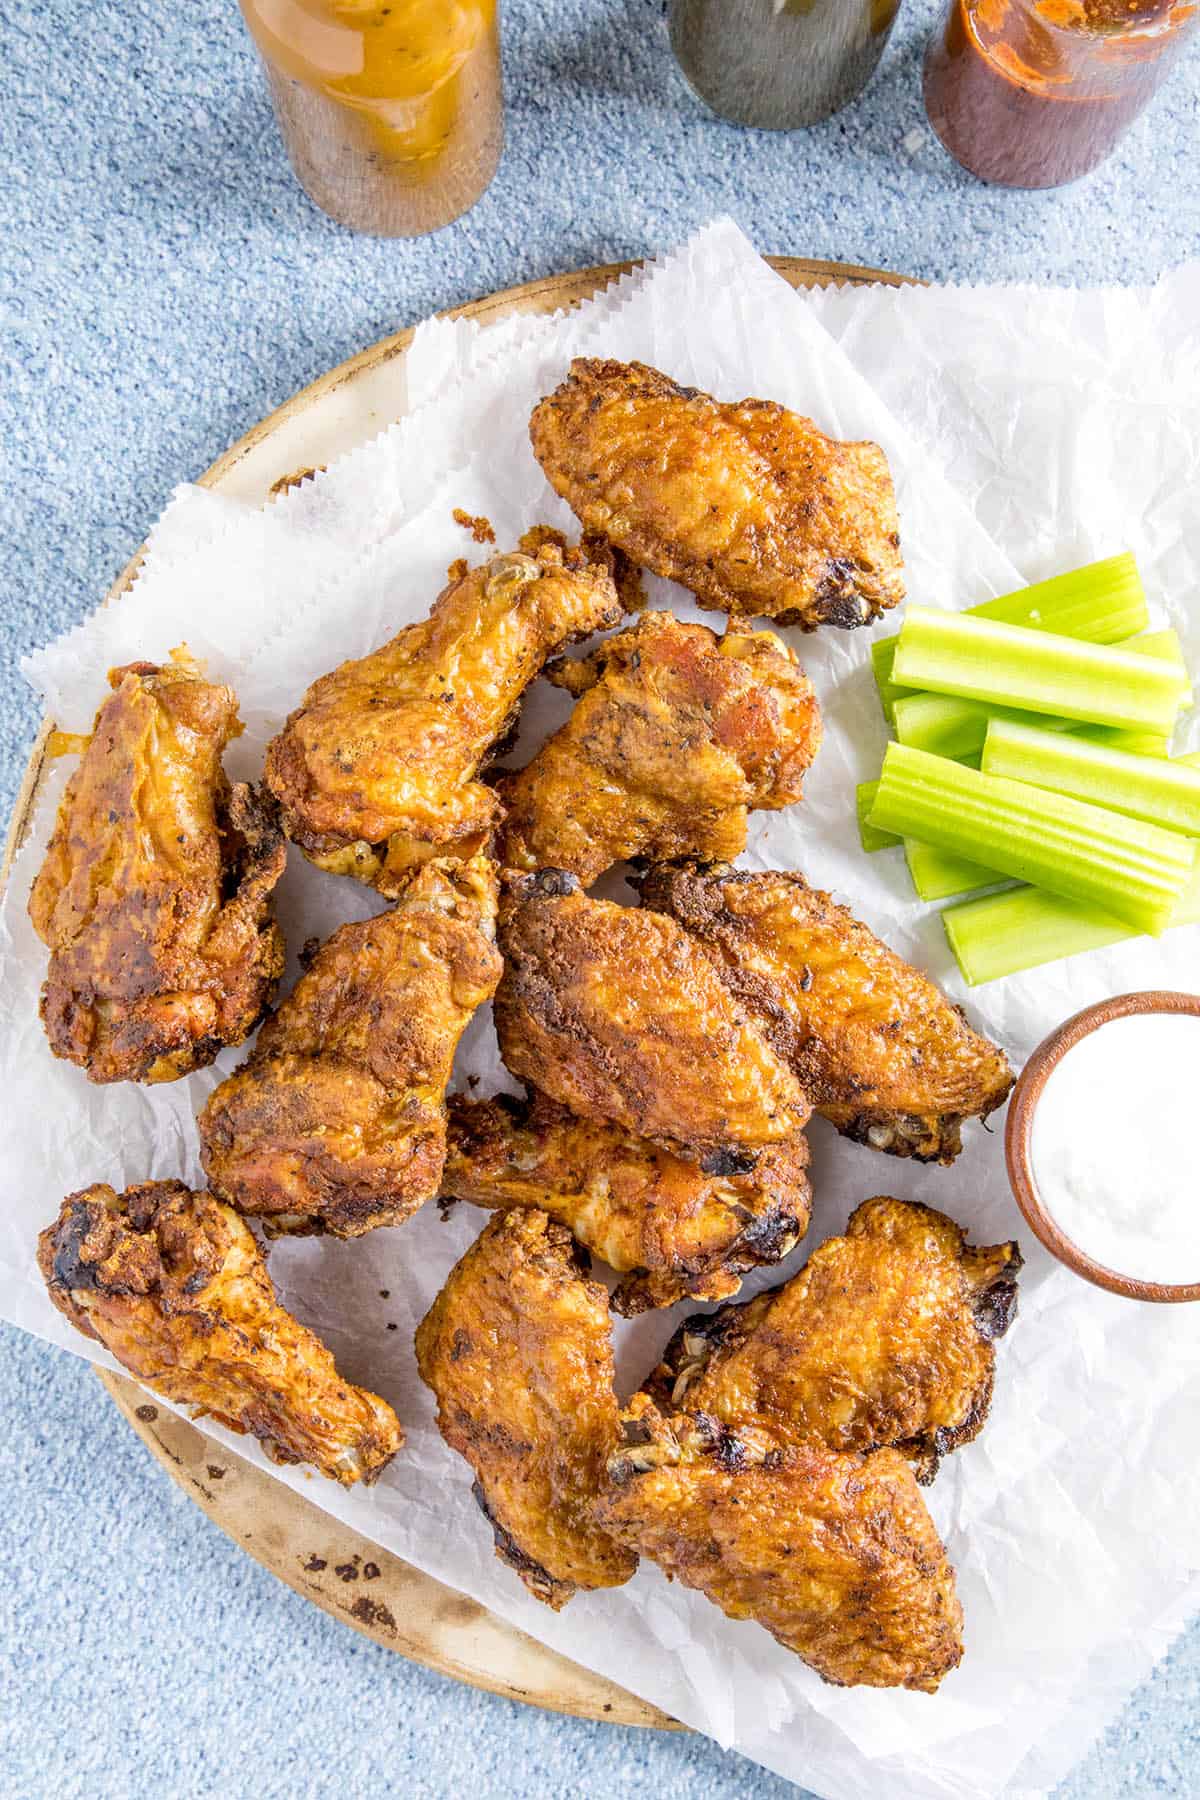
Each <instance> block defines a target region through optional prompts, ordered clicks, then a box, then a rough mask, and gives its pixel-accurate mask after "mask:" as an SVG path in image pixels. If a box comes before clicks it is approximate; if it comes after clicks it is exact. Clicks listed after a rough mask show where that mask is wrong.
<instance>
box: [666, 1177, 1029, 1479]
mask: <svg viewBox="0 0 1200 1800" xmlns="http://www.w3.org/2000/svg"><path fill="white" fill-rule="evenodd" d="M1020 1267H1021V1254H1020V1251H1019V1250H1018V1249H1017V1246H1016V1244H1014V1243H1008V1244H993V1245H991V1246H989V1247H986V1248H983V1247H980V1248H973V1247H971V1246H969V1245H968V1244H967V1241H966V1233H965V1232H964V1231H962V1230H961V1229H960V1227H959V1226H957V1225H956V1224H955V1223H954V1221H953V1220H952V1219H948V1218H946V1216H945V1214H944V1213H939V1212H934V1211H933V1209H932V1208H931V1207H928V1206H920V1205H918V1204H916V1203H915V1202H909V1201H904V1200H889V1199H886V1198H884V1199H877V1200H867V1201H864V1203H863V1204H862V1205H861V1206H860V1207H859V1208H858V1209H857V1211H856V1212H855V1213H854V1215H853V1217H852V1218H851V1220H850V1223H849V1224H848V1225H847V1227H846V1234H845V1236H844V1237H833V1238H828V1239H827V1240H826V1242H825V1243H823V1244H822V1245H821V1246H820V1248H819V1249H818V1250H814V1252H813V1254H812V1255H811V1256H810V1257H809V1260H808V1262H807V1264H806V1266H805V1267H804V1268H803V1269H802V1270H801V1271H800V1273H799V1274H798V1275H795V1276H793V1278H792V1279H791V1281H788V1282H785V1283H784V1285H783V1286H782V1287H779V1288H775V1289H774V1290H772V1291H771V1292H768V1293H763V1294H757V1295H756V1296H755V1298H754V1299H753V1300H751V1301H749V1302H748V1303H747V1304H746V1305H745V1306H725V1307H722V1308H721V1310H720V1311H719V1312H716V1313H711V1314H708V1315H707V1316H704V1317H696V1318H694V1319H688V1320H687V1321H686V1322H685V1323H684V1324H683V1325H682V1326H680V1328H679V1330H678V1331H677V1332H676V1334H675V1336H674V1337H673V1338H672V1340H671V1342H670V1343H669V1344H668V1345H667V1348H666V1350H665V1352H664V1353H663V1360H662V1363H661V1364H660V1366H659V1368H658V1369H657V1370H656V1371H655V1373H654V1375H653V1377H652V1378H651V1380H650V1381H649V1382H648V1383H647V1391H648V1392H649V1393H650V1394H651V1395H652V1396H653V1398H654V1399H655V1400H656V1401H657V1402H658V1404H659V1405H660V1406H661V1407H662V1408H664V1410H667V1411H675V1410H678V1409H680V1408H686V1409H687V1411H689V1412H698V1413H704V1414H706V1415H708V1416H711V1417H712V1418H715V1419H717V1420H719V1421H720V1422H721V1423H722V1424H725V1425H731V1426H741V1425H760V1426H762V1427H763V1428H765V1429H766V1430H767V1431H770V1432H771V1433H773V1434H774V1435H775V1436H777V1437H781V1438H784V1439H786V1440H789V1441H794V1442H800V1443H815V1444H823V1445H825V1446H826V1447H827V1448H828V1449H830V1450H855V1451H868V1450H874V1449H878V1448H879V1447H880V1446H881V1445H894V1446H895V1447H896V1448H897V1449H899V1450H900V1451H901V1452H902V1453H903V1454H904V1455H905V1456H906V1457H908V1458H909V1459H910V1460H911V1461H912V1462H913V1463H915V1464H916V1471H915V1472H916V1475H917V1479H918V1480H919V1481H922V1480H923V1481H931V1480H932V1479H933V1476H934V1475H935V1474H936V1472H937V1465H938V1459H939V1457H941V1456H945V1455H947V1454H948V1453H949V1452H950V1451H951V1450H955V1449H957V1447H958V1446H959V1445H960V1444H965V1443H969V1442H970V1440H971V1439H972V1438H974V1437H977V1436H978V1434H979V1432H980V1430H981V1429H982V1426H983V1422H984V1420H985V1419H986V1417H987V1411H988V1406H989V1404H990V1402H991V1397H992V1379H993V1374H994V1371H995V1360H996V1359H995V1352H994V1350H993V1348H992V1345H993V1343H994V1341H995V1339H996V1338H998V1337H1001V1336H1003V1334H1004V1332H1006V1331H1007V1330H1008V1327H1009V1325H1010V1324H1011V1323H1012V1320H1013V1318H1014V1317H1015V1315H1016V1310H1017V1274H1018V1271H1019V1270H1020Z"/></svg>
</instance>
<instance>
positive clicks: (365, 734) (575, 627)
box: [266, 543, 621, 895]
mask: <svg viewBox="0 0 1200 1800" xmlns="http://www.w3.org/2000/svg"><path fill="white" fill-rule="evenodd" d="M620 616H621V609H620V604H619V602H618V600H617V592H616V589H615V587H614V586H613V581H612V575H611V572H610V569H609V567H608V566H607V564H602V563H593V562H587V561H586V560H584V558H583V557H582V556H581V555H579V554H578V553H568V554H567V556H566V557H564V555H563V552H562V551H561V550H560V549H559V548H558V547H557V545H554V544H549V543H548V544H544V545H543V546H542V547H541V549H540V550H539V551H538V553H537V555H536V556H526V555H524V554H523V553H520V552H514V553H512V554H511V555H507V556H494V557H493V558H492V559H491V561H490V562H487V563H485V564H483V565H482V567H480V568H478V569H472V570H470V571H469V572H468V573H467V574H466V575H464V576H462V577H461V578H460V579H458V580H456V581H452V582H451V583H450V585H449V586H448V587H446V588H445V589H444V590H443V591H442V593H441V594H440V595H439V596H438V599H437V601H436V603H435V604H434V607H433V611H432V613H431V614H430V616H429V618H428V619H425V620H423V621H422V622H421V623H420V624H419V625H409V626H406V627H405V629H404V630H403V631H401V632H399V633H398V634H397V635H396V636H395V637H394V638H392V640H391V642H390V643H387V644H384V645H382V646H381V647H380V648H379V649H378V650H376V651H374V652H373V653H372V654H371V655H370V656H364V657H362V658H361V659H360V660H359V661H357V662H346V663H343V664H342V666H341V667H340V668H339V669H335V670H334V671H333V673H332V674H329V675H324V676H322V677H321V679H320V681H315V682H314V683H313V685H312V686H311V687H310V688H309V690H308V692H307V693H306V694H305V696H304V699H303V701H302V702H301V704H300V706H299V707H298V708H297V710H296V711H295V712H294V713H293V714H292V715H291V717H290V718H289V719H288V721H287V724H286V725H285V726H284V728H283V730H282V731H281V732H280V734H279V736H278V737H277V738H275V739H273V741H272V742H271V744H270V745H269V747H268V750H267V760H266V781H267V785H268V786H269V787H270V788H271V790H272V791H273V792H274V793H275V794H276V795H277V796H278V799H279V801H280V804H281V806H282V808H283V817H284V824H285V826H286V829H287V832H288V835H289V836H290V837H292V838H294V839H295V841H296V842H297V843H298V844H299V845H300V848H301V849H302V850H303V851H304V853H305V855H306V856H307V857H308V858H309V859H310V861H312V862H314V863H316V864H317V866H318V867H319V868H322V869H330V870H333V871H334V872H335V873H338V874H343V875H354V876H356V877H357V878H358V880H360V881H366V882H369V883H370V884H371V885H372V886H374V887H376V888H378V889H379V891H380V893H382V894H388V895H394V894H395V893H396V892H397V891H398V889H399V886H400V885H401V883H402V880H403V875H404V872H405V871H406V870H407V869H408V868H410V867H411V866H412V865H413V864H414V863H418V862H424V861H425V860H426V859H427V858H429V857H434V856H461V857H469V856H473V855H474V854H475V853H476V852H477V851H479V850H481V849H482V848H483V847H484V845H485V844H486V842H487V839H488V836H489V833H490V832H491V829H492V826H493V825H494V824H495V821H496V817H497V814H498V811H499V804H498V802H497V800H496V796H495V794H494V793H493V792H492V790H491V788H489V787H485V786H484V785H483V783H482V782H480V781H477V780H476V776H477V775H478V773H479V770H480V768H481V767H482V766H483V764H484V763H485V762H486V761H487V759H488V758H489V756H491V755H493V754H494V753H495V752H496V750H497V747H498V746H499V745H501V744H502V742H503V740H504V738H505V736H506V734H507V733H508V732H509V730H510V729H511V727H512V725H513V722H514V719H515V716H516V707H517V702H518V701H519V699H520V697H521V694H522V692H523V691H524V689H525V688H526V687H527V686H528V685H529V683H530V682H531V681H532V680H533V678H534V676H535V675H536V674H537V673H538V671H539V670H540V668H541V666H542V664H543V663H544V662H545V660H546V658H547V657H548V656H552V655H554V654H555V653H556V652H557V651H559V650H561V649H562V648H563V646H564V645H565V644H569V643H572V642H574V641H575V640H576V639H578V638H584V637H587V636H589V635H590V634H591V633H592V632H593V631H598V630H600V629H601V628H602V627H605V626H609V625H615V624H616V623H617V621H618V619H619V618H620Z"/></svg>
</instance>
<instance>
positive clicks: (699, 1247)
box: [442, 1093, 810, 1316]
mask: <svg viewBox="0 0 1200 1800" xmlns="http://www.w3.org/2000/svg"><path fill="white" fill-rule="evenodd" d="M807 1168H808V1145H807V1143H806V1142H805V1139H804V1137H803V1135H802V1134H801V1133H799V1132H798V1133H797V1134H796V1135H795V1136H794V1137H791V1138H789V1139H787V1140H786V1141H785V1142H784V1143H782V1144H774V1145H772V1146H771V1147H770V1148H769V1149H767V1150H764V1151H763V1152H762V1154H761V1155H760V1156H759V1157H758V1158H757V1160H756V1161H755V1162H754V1164H753V1167H752V1168H750V1169H747V1168H746V1167H745V1166H744V1160H743V1159H740V1158H739V1157H738V1156H737V1155H736V1154H734V1155H732V1156H731V1155H727V1154H725V1153H723V1152H719V1153H718V1154H717V1155H716V1156H715V1157H712V1158H710V1159H709V1161H708V1164H707V1167H702V1166H701V1165H700V1164H699V1163H691V1162H682V1161H681V1160H680V1158H679V1157H677V1156H672V1155H671V1153H670V1151H668V1150H661V1149H659V1148H658V1147H657V1146H656V1145H654V1144H651V1143H648V1142H647V1140H646V1139H645V1138H640V1137H634V1136H633V1135H632V1133H630V1132H628V1131H625V1130H623V1129H622V1128H621V1126H619V1125H613V1124H611V1123H608V1122H606V1121H603V1120H596V1119H579V1118H576V1117H575V1115H574V1114H573V1113H570V1112H568V1111H567V1109H566V1108H565V1107H563V1106H559V1105H558V1103H557V1101H554V1100H548V1099H547V1098H546V1097H545V1095H544V1094H537V1093H535V1094H534V1095H533V1096H532V1098H531V1099H530V1100H528V1101H520V1100H513V1099H510V1098H509V1097H508V1096H507V1095H497V1096H496V1098H495V1099H492V1100H469V1099H467V1097H466V1096H465V1095H463V1094H455V1095H452V1096H451V1099H450V1145H449V1150H448V1153H447V1156H446V1169H445V1173H444V1174H443V1176H442V1193H443V1195H445V1196H446V1197H447V1198H450V1199H455V1200H470V1201H473V1202H474V1204H475V1205H476V1206H488V1207H511V1206H534V1207H541V1208H543V1209H544V1210H545V1211H546V1212H548V1213H550V1214H551V1215H552V1217H554V1218H556V1219H558V1220H560V1221H561V1222H562V1223H563V1224H564V1225H566V1226H568V1227H569V1229H570V1230H571V1231H572V1232H573V1233H574V1235H575V1237H576V1238H577V1240H578V1241H579V1243H581V1244H583V1245H584V1246H585V1248H587V1249H588V1250H591V1251H593V1252H594V1253H595V1254H596V1255H597V1256H599V1257H602V1258H603V1260H604V1261H605V1262H606V1263H607V1264H608V1265H609V1267H610V1268H611V1269H615V1270H616V1271H617V1272H618V1274H622V1275H624V1277H625V1279H624V1280H623V1281H622V1282H621V1283H620V1285H619V1287H618V1288H617V1290H616V1292H615V1293H614V1294H613V1296H612V1305H613V1307H614V1309H615V1310H616V1311H617V1312H619V1313H623V1314H625V1315H626V1316H632V1315H633V1314H635V1313H640V1312H646V1311H648V1310H649V1309H650V1308H651V1307H655V1306H672V1305H673V1304H674V1303H675V1301H676V1300H683V1299H686V1298H691V1299H694V1300H723V1299H727V1298H728V1296H729V1295H730V1294H736V1293H737V1291H738V1289H739V1288H740V1287H741V1285H742V1284H741V1277H742V1275H743V1274H744V1273H745V1272H746V1270H747V1269H753V1268H757V1267H759V1266H760V1265H763V1264H767V1263H775V1262H778V1261H779V1260H780V1258H781V1257H784V1256H786V1255H787V1253H788V1251H789V1250H791V1248H792V1247H793V1245H794V1244H795V1243H796V1242H797V1240H798V1239H799V1238H801V1237H802V1236H803V1234H804V1232H805V1231H806V1230H807V1228H808V1218H809V1205H810V1192H809V1186H808V1175H807Z"/></svg>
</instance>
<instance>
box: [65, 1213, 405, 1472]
mask: <svg viewBox="0 0 1200 1800" xmlns="http://www.w3.org/2000/svg"><path fill="white" fill-rule="evenodd" d="M38 1266H39V1267H40V1269H41V1271H42V1276H43V1278H44V1280H45V1282H46V1286H47V1288H48V1289H49V1292H50V1298H51V1299H52V1300H53V1302H54V1304H55V1306H57V1308H58V1310H59V1311H60V1312H61V1313H62V1314H64V1316H65V1317H66V1318H68V1319H69V1320H70V1321H71V1323H72V1325H74V1326H75V1327H76V1329H77V1330H79V1331H81V1332H82V1333H83V1334H84V1336H85V1337H89V1338H95V1339H96V1340H97V1341H98V1342H99V1343H101V1344H104V1345H105V1346H106V1347H107V1348H108V1349H109V1350H110V1351H111V1352H112V1354H113V1355H114V1356H115V1357H116V1359H117V1361H118V1362H119V1363H121V1364H122V1365H123V1366H124V1367H125V1368H126V1369H128V1370H129V1372H130V1374H131V1375H134V1376H136V1378H137V1379H138V1380H139V1381H141V1382H143V1383H145V1385H146V1386H148V1387H151V1388H153V1389H154V1390H155V1392H157V1393H159V1394H162V1395H164V1396H165V1397H166V1399H168V1400H174V1401H176V1402H177V1403H179V1404H181V1405H185V1406H191V1407H195V1408H197V1409H198V1410H199V1411H200V1412H202V1413H208V1414H210V1415H211V1416H212V1417H213V1418H214V1419H218V1420H219V1421H220V1422H221V1424H222V1425H228V1427H229V1429H230V1430H231V1431H238V1432H248V1433H250V1434H251V1435H252V1436H254V1437H256V1438H257V1439H258V1440H259V1442H260V1443H261V1444H262V1445H263V1448H264V1449H265V1450H266V1451H267V1454H268V1455H269V1456H271V1457H273V1458H274V1460H275V1461H276V1462H279V1463H311V1464H312V1466H313V1467H314V1468H315V1469H318V1470H319V1471H320V1473H321V1474H322V1475H328V1476H329V1477H330V1479H331V1480H333V1481H340V1482H341V1483H342V1485H343V1487H350V1486H351V1485H352V1484H353V1483H354V1482H356V1481H364V1482H371V1481H374V1480H375V1479H376V1477H377V1476H378V1475H379V1474H380V1472H381V1471H382V1470H383V1469H384V1468H385V1467H386V1466H387V1464H388V1463H389V1462H390V1461H391V1459H392V1457H393V1456H394V1455H395V1454H396V1451H397V1450H398V1449H399V1448H400V1446H401V1444H402V1443H403V1442H404V1433H403V1432H402V1431H401V1429H400V1425H399V1421H398V1420H397V1418H396V1415H395V1413H394V1412H393V1411H392V1409H391V1407H390V1406H389V1405H388V1404H387V1402H386V1401H385V1400H381V1399H380V1398H379V1397H378V1395H376V1394H371V1393H368V1392H367V1390H366V1389H365V1388H358V1387H354V1386H352V1385H351V1383H350V1382H348V1381H345V1380H343V1378H342V1377H341V1376H340V1375H339V1374H338V1372H337V1369H336V1368H335V1366H334V1361H333V1357H332V1356H331V1355H330V1353H329V1351H328V1350H327V1349H326V1347H325V1345H324V1344H323V1343H322V1342H321V1340H320V1338H318V1337H316V1336H314V1334H313V1333H312V1332H311V1331H309V1330H308V1329H307V1327H306V1326H304V1325H301V1324H300V1322H299V1320H297V1319H294V1318H293V1317H292V1315H291V1314H290V1313H289V1312H286V1311H285V1310H284V1308H283V1307H282V1306H280V1304H279V1302H278V1301H277V1300H276V1298H275V1289H274V1287H273V1286H272V1283H271V1277H270V1275H269V1274H268V1273H267V1266H266V1263H265V1262H264V1261H263V1257H262V1252H261V1251H260V1250H259V1247H258V1245H257V1244H256V1243H255V1241H254V1238H253V1236H252V1234H251V1233H250V1231H249V1229H248V1228H247V1226H246V1225H245V1224H244V1223H243V1221H242V1220H241V1219H239V1218H238V1216H237V1214H236V1213H235V1212H232V1211H231V1210H230V1208H229V1207H227V1206H223V1205H222V1204H221V1202H220V1201H219V1200H214V1199H213V1197H212V1195H211V1194H206V1193H192V1192H191V1191H190V1190H189V1189H188V1188H186V1187H184V1185H183V1183H182V1182H179V1181H146V1182H142V1183H141V1184H140V1185H139V1186H137V1187H131V1188H127V1189H126V1191H125V1192H124V1193H123V1194H117V1193H116V1192H114V1190H113V1189H112V1188H111V1187H108V1186H107V1185H106V1184H105V1183H104V1182H97V1183H96V1185H95V1186H94V1187H89V1188H84V1189H83V1190H82V1191H81V1192H80V1193H78V1194H70V1195H68V1197H67V1199H65V1200H64V1201H63V1204H62V1210H61V1212H60V1213H59V1215H58V1218H57V1220H56V1221H55V1223H54V1224H53V1225H49V1226H47V1228H46V1230H45V1231H43V1232H42V1234H41V1237H40V1238H39V1239H38Z"/></svg>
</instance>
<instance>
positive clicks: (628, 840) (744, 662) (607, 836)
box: [497, 612, 821, 887]
mask: <svg viewBox="0 0 1200 1800" xmlns="http://www.w3.org/2000/svg"><path fill="white" fill-rule="evenodd" d="M550 679H551V681H554V682H556V683H557V684H558V685H559V686H560V687H565V688H567V689H568V690H569V691H570V692H571V693H572V694H575V695H576V696H578V701H577V704H576V707H575V710H574V711H573V712H572V714H571V716H570V718H569V719H568V720H567V723H566V724H565V725H564V726H563V727H562V729H561V730H560V731H557V732H556V733H555V734H554V736H553V737H552V738H550V739H549V741H548V742H547V743H545V744H544V745H543V746H542V748H541V749H540V750H539V751H538V753H537V755H536V756H535V757H534V759H533V761H532V762H531V763H530V764H529V765H528V767H527V768H525V769H522V770H521V771H520V773H519V774H516V775H507V776H505V777H504V778H503V779H502V780H501V781H500V782H498V783H497V791H498V792H499V794H500V797H501V800H502V801H503V803H504V807H505V814H506V816H505V819H504V823H503V825H502V827H501V830H500V837H499V848H498V851H497V854H498V856H499V859H500V861H501V862H502V863H503V864H505V865H506V866H507V867H509V868H514V869H525V870H537V869H546V868H551V869H569V870H570V871H571V873H572V874H574V875H577V876H578V877H579V879H580V881H581V882H582V883H583V885H584V886H585V887H590V886H591V884H592V882H593V881H595V880H596V879H597V878H598V877H599V876H600V875H602V874H603V873H604V871H605V869H607V868H609V867H611V865H612V864H613V863H616V862H622V861H624V860H626V859H628V858H631V857H648V858H650V859H651V860H654V861H661V860H663V859H666V858H669V857H683V856H696V857H701V858H706V859H714V858H728V859H732V858H733V857H735V856H738V855H740V853H741V852H742V851H743V850H744V849H745V847H746V817H747V813H748V812H749V811H750V810H751V809H754V808H770V809H772V810H774V809H776V808H779V807H783V806H789V805H791V803H792V802H793V801H795V800H798V799H799V798H800V790H801V781H802V778H803V775H804V772H805V770H806V769H807V768H808V765H809V764H810V763H811V761H812V759H813V756H814V755H815V754H816V750H817V746H818V744H819V743H820V738H821V720H820V712H819V710H818V707H817V702H816V697H815V695H814V694H813V690H812V684H811V683H810V682H809V680H808V678H807V676H806V675H805V674H804V672H803V670H802V669H801V668H800V666H799V664H798V663H797V662H796V659H795V657H794V656H793V655H792V653H791V651H790V650H788V649H787V648H786V646H785V645H784V644H782V643H781V642H780V640H779V639H778V638H776V637H773V636H772V635H771V633H770V632H765V631H762V632H746V631H741V632H735V631H731V632H728V633H727V634H726V636H725V637H723V638H718V637H717V635H716V633H715V632H712V631H709V630H708V628H707V626H704V625H688V624H684V623H682V622H681V621H680V620H678V619H676V618H674V617H673V616H672V615H671V614H670V613H665V612H652V613H647V614H646V615H645V616H644V617H643V618H642V619H640V620H639V621H638V623H637V624H636V625H632V626H630V627H629V628H628V630H626V631H622V632H619V633H618V634H617V636H616V637H612V638H609V639H607V640H606V642H604V643H603V644H602V645H601V646H600V648H599V649H598V650H596V651H594V652H593V653H592V655H591V656H589V657H587V658H586V659H585V660H583V661H582V662H569V661H563V662H560V663H558V664H557V665H556V666H555V668H554V669H553V670H552V671H551V672H550Z"/></svg>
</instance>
